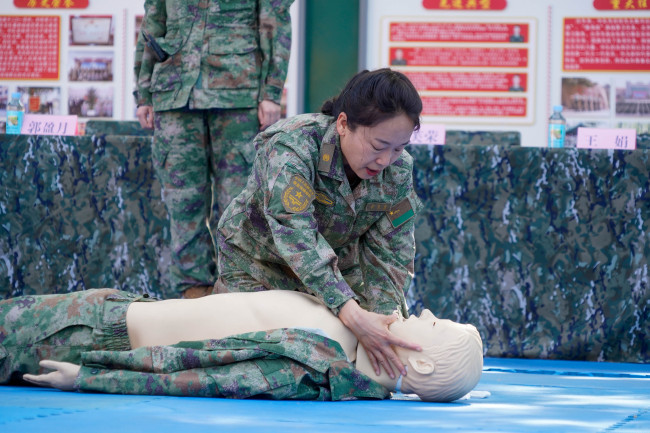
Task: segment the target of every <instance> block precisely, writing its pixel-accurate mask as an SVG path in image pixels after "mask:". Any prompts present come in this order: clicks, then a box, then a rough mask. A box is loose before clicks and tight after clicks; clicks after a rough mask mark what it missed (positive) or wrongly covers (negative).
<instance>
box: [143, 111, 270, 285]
mask: <svg viewBox="0 0 650 433" xmlns="http://www.w3.org/2000/svg"><path fill="white" fill-rule="evenodd" d="M252 113H254V116H253V115H252ZM155 122H156V128H155V136H154V146H153V152H152V153H153V163H154V167H155V169H156V173H157V175H158V178H159V180H160V183H161V184H162V186H163V197H164V200H165V204H166V206H167V211H168V213H169V220H170V230H171V242H172V245H171V250H172V264H171V266H170V282H171V285H172V290H173V291H176V292H178V293H179V295H180V293H181V292H183V291H184V290H185V289H187V288H189V287H191V286H194V285H212V284H214V281H215V278H216V275H215V273H216V271H215V268H216V249H215V246H214V244H213V242H212V238H211V235H210V230H209V227H216V222H217V221H218V218H219V215H220V211H221V210H222V209H223V208H224V207H225V206H226V205H227V204H228V203H230V200H232V198H233V197H234V196H235V195H236V194H238V193H239V192H240V191H241V189H242V188H243V186H244V184H245V181H246V178H247V177H248V173H249V172H250V168H251V166H252V161H253V157H254V150H253V144H252V139H253V138H254V136H255V134H256V133H257V128H258V121H257V109H248V108H247V109H237V110H234V109H233V110H216V109H213V110H173V111H163V112H156V113H155ZM213 197H214V199H213ZM213 201H214V203H215V206H214V207H213V205H212V203H213ZM208 224H209V226H208Z"/></svg>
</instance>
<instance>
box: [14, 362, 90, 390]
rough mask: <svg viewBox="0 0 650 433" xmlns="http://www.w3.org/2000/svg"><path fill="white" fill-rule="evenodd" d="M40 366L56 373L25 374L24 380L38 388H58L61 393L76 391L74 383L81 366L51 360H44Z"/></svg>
mask: <svg viewBox="0 0 650 433" xmlns="http://www.w3.org/2000/svg"><path fill="white" fill-rule="evenodd" d="M38 365H40V366H41V367H43V368H49V369H51V370H54V371H51V372H49V373H45V374H25V375H23V379H25V380H26V381H27V382H30V383H33V384H34V385H38V386H46V387H49V388H58V389H60V390H61V391H75V389H74V381H75V379H76V378H77V375H79V370H80V369H81V366H79V365H75V364H71V363H69V362H59V361H51V360H49V359H44V360H42V361H41V362H39V363H38Z"/></svg>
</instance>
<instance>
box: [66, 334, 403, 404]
mask: <svg viewBox="0 0 650 433" xmlns="http://www.w3.org/2000/svg"><path fill="white" fill-rule="evenodd" d="M82 364H83V365H82V367H81V371H80V373H79V375H78V376H77V379H76V382H75V387H76V388H77V389H79V390H81V391H95V392H107V393H115V394H140V395H173V396H194V397H223V398H238V399H243V398H271V399H277V400H280V399H283V400H355V399H359V398H376V399H383V398H386V397H388V396H389V394H390V392H389V391H388V389H386V388H385V387H383V386H382V385H380V384H379V383H377V382H375V381H373V380H371V379H370V378H369V377H367V376H366V375H364V374H363V373H361V372H360V371H358V370H356V369H355V368H354V365H353V364H352V363H350V362H348V361H347V360H346V356H345V353H344V352H343V349H342V348H341V346H340V345H339V344H338V343H337V342H336V341H333V340H330V339H328V338H326V337H323V336H321V335H317V334H313V333H311V332H308V331H306V330H301V329H276V330H272V331H263V332H252V333H247V334H240V335H237V336H232V337H228V338H225V339H221V340H205V341H193V342H183V343H179V344H175V345H172V346H154V347H142V348H138V349H135V350H130V351H92V352H85V353H82Z"/></svg>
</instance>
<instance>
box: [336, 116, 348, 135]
mask: <svg viewBox="0 0 650 433" xmlns="http://www.w3.org/2000/svg"><path fill="white" fill-rule="evenodd" d="M347 128H348V115H347V114H345V113H344V112H340V113H339V117H337V118H336V132H338V133H339V135H345V132H346V130H347Z"/></svg>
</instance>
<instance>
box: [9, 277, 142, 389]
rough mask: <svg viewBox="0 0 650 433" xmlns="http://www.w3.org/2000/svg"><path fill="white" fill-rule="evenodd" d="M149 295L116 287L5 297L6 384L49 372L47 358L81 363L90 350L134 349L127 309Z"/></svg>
mask: <svg viewBox="0 0 650 433" xmlns="http://www.w3.org/2000/svg"><path fill="white" fill-rule="evenodd" d="M142 298H143V296H141V295H136V294H133V293H127V292H121V291H119V290H115V289H93V290H85V291H81V292H74V293H65V294H59V295H40V296H20V297H17V298H11V299H7V300H3V301H0V384H2V383H8V382H10V381H11V382H18V383H19V382H20V378H21V377H22V374H24V373H33V374H36V373H44V371H43V370H42V369H41V368H40V367H39V365H38V362H39V361H40V360H42V359H52V360H55V361H65V362H71V363H75V364H79V363H80V360H81V353H82V352H86V351H90V350H129V349H130V344H129V336H128V332H127V328H126V310H127V309H128V307H129V305H130V304H131V302H134V301H140V300H144V299H142Z"/></svg>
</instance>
